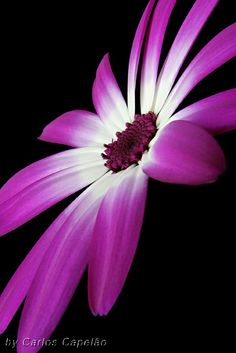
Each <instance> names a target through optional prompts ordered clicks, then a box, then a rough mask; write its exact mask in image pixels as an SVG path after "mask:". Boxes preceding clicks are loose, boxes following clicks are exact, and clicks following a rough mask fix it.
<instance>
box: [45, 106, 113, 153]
mask: <svg viewBox="0 0 236 353" xmlns="http://www.w3.org/2000/svg"><path fill="white" fill-rule="evenodd" d="M39 139H40V140H43V141H47V142H54V143H61V144H64V145H68V146H72V147H88V146H103V145H104V143H108V142H109V141H110V136H109V133H108V131H107V130H106V127H105V125H104V124H103V123H102V121H101V120H100V119H99V117H98V116H97V115H96V114H93V113H90V112H87V111H84V110H73V111H71V112H67V113H65V114H63V115H61V116H59V117H58V118H57V119H55V120H53V121H52V122H51V123H50V124H48V125H47V126H46V127H45V128H44V130H43V133H42V135H41V136H40V137H39Z"/></svg>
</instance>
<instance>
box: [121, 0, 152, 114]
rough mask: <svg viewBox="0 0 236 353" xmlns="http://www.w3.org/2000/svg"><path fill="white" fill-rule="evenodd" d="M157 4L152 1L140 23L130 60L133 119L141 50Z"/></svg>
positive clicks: (129, 103) (129, 102) (129, 95)
mask: <svg viewBox="0 0 236 353" xmlns="http://www.w3.org/2000/svg"><path fill="white" fill-rule="evenodd" d="M154 4H155V0H150V1H149V3H148V4H147V7H146V9H145V11H144V13H143V16H142V18H141V20H140V22H139V25H138V28H137V30H136V33H135V37H134V41H133V45H132V49H131V53H130V59H129V71H128V90H127V91H128V109H129V115H130V117H131V119H133V117H134V115H135V88H136V79H137V72H138V65H139V60H140V54H141V49H142V45H143V39H144V36H145V33H146V30H147V25H148V21H149V18H150V15H151V12H152V9H153V6H154Z"/></svg>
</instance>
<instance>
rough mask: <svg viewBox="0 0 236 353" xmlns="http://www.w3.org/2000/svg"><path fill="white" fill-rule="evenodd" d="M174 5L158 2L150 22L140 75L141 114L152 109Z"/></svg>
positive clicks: (172, 0)
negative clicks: (160, 62)
mask: <svg viewBox="0 0 236 353" xmlns="http://www.w3.org/2000/svg"><path fill="white" fill-rule="evenodd" d="M175 3H176V0H159V1H158V3H157V6H156V9H155V12H154V14H153V17H152V20H151V24H150V28H149V33H148V39H147V42H146V45H145V51H144V58H143V65H142V75H141V88H140V89H141V112H142V114H145V113H147V112H149V111H150V110H151V109H152V105H153V100H154V94H155V88H156V79H157V71H158V66H159V60H160V54H161V48H162V43H163V39H164V35H165V31H166V27H167V24H168V21H169V18H170V15H171V12H172V10H173V8H174V6H175Z"/></svg>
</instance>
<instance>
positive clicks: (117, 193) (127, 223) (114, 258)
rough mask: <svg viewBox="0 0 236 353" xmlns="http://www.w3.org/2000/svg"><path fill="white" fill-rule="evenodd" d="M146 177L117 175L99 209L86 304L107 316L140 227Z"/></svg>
mask: <svg viewBox="0 0 236 353" xmlns="http://www.w3.org/2000/svg"><path fill="white" fill-rule="evenodd" d="M147 180H148V178H147V177H146V176H145V175H144V174H143V172H142V171H141V168H139V167H134V168H132V167H131V168H129V169H127V171H125V172H121V173H120V174H119V178H117V182H116V183H114V184H113V186H112V187H111V188H110V189H109V190H108V192H107V194H106V196H105V197H104V199H103V202H102V205H101V207H100V209H99V212H98V216H97V221H96V225H95V228H94V236H93V240H92V246H91V253H90V261H89V287H88V289H89V305H90V308H91V310H92V312H93V313H94V314H95V315H96V314H99V315H104V314H107V313H108V311H109V310H110V309H111V307H112V306H113V304H114V303H115V301H116V299H117V297H118V295H119V294H120V292H121V290H122V287H123V285H124V282H125V279H126V277H127V274H128V271H129V269H130V266H131V263H132V261H133V257H134V254H135V250H136V247H137V244H138V239H139V234H140V230H141V226H142V221H143V215H144V208H145V200H146V193H147Z"/></svg>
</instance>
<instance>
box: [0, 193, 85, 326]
mask: <svg viewBox="0 0 236 353" xmlns="http://www.w3.org/2000/svg"><path fill="white" fill-rule="evenodd" d="M77 203H78V201H77V200H76V201H74V202H73V203H72V204H71V205H70V206H69V207H67V208H66V210H65V211H64V212H63V213H62V214H61V215H60V216H59V217H58V218H57V219H56V220H55V222H53V224H52V225H51V226H50V227H49V228H48V230H47V231H46V232H45V233H44V234H43V235H42V237H41V238H40V239H39V240H38V242H37V243H36V244H35V246H34V247H33V248H32V250H31V251H30V252H29V254H28V255H27V257H26V258H25V259H24V261H23V262H22V263H21V265H20V266H19V267H18V269H17V271H16V272H15V274H14V275H13V276H12V278H11V280H10V281H9V283H8V285H7V286H6V288H5V290H4V291H3V293H2V294H1V297H0V333H2V332H3V331H5V330H6V328H7V326H8V324H9V323H10V322H11V320H12V318H13V316H14V315H15V313H16V312H17V310H18V308H19V306H20V305H21V304H22V302H23V300H24V299H25V297H26V294H27V293H28V290H29V288H30V285H31V283H32V280H33V278H34V276H35V273H36V271H37V269H38V267H39V265H40V263H41V261H42V259H43V256H44V254H45V252H46V251H47V249H48V247H49V246H50V244H51V242H52V240H53V239H54V238H55V236H56V235H57V233H58V231H59V230H60V228H61V226H62V225H63V224H64V223H65V221H66V220H67V218H68V216H69V215H70V214H71V212H72V211H73V210H74V209H75V207H76V206H77Z"/></svg>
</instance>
